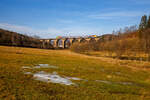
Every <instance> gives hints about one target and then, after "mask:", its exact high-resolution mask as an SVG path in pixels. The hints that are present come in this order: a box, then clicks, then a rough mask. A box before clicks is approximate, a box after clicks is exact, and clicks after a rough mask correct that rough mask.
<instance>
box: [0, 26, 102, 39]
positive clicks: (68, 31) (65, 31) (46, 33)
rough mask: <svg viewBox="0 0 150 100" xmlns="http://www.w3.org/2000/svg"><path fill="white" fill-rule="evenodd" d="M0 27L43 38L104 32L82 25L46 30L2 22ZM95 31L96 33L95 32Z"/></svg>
mask: <svg viewBox="0 0 150 100" xmlns="http://www.w3.org/2000/svg"><path fill="white" fill-rule="evenodd" d="M0 28H2V29H6V30H10V31H14V32H18V33H22V34H27V35H30V36H32V35H38V36H40V37H41V38H55V37H57V36H85V35H93V34H97V35H98V34H99V35H100V33H101V32H102V30H101V29H97V28H86V27H85V28H83V27H82V28H81V27H67V28H48V29H45V30H41V29H32V28H30V27H26V26H19V25H11V24H7V23H0ZM93 32H94V33H93Z"/></svg>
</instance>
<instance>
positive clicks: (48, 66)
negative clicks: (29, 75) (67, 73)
mask: <svg viewBox="0 0 150 100" xmlns="http://www.w3.org/2000/svg"><path fill="white" fill-rule="evenodd" d="M35 68H58V67H56V66H52V65H49V64H39V65H37V66H35Z"/></svg>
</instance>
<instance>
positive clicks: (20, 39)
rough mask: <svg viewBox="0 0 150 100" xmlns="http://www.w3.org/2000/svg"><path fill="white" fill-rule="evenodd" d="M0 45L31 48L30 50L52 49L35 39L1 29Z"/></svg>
mask: <svg viewBox="0 0 150 100" xmlns="http://www.w3.org/2000/svg"><path fill="white" fill-rule="evenodd" d="M0 45H6V46H19V47H32V48H52V47H51V46H50V44H43V43H42V42H41V41H40V40H39V39H37V38H33V37H29V36H26V35H23V34H19V33H16V32H11V31H7V30H3V29H0ZM44 45H47V46H44Z"/></svg>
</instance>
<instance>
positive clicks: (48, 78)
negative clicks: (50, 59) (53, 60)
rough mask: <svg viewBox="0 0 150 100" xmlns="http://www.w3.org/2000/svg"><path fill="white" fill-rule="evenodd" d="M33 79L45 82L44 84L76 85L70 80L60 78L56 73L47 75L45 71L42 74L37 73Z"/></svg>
mask: <svg viewBox="0 0 150 100" xmlns="http://www.w3.org/2000/svg"><path fill="white" fill-rule="evenodd" d="M33 77H34V78H35V79H36V80H39V81H44V82H52V83H60V84H65V85H73V84H74V83H72V81H70V80H69V79H67V78H65V77H61V76H59V75H58V74H57V73H56V72H53V73H52V74H49V73H45V72H44V71H41V72H38V73H35V74H34V75H33Z"/></svg>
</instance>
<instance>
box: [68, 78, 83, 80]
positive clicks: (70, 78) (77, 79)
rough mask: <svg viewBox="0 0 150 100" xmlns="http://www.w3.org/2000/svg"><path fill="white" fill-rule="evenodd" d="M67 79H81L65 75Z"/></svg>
mask: <svg viewBox="0 0 150 100" xmlns="http://www.w3.org/2000/svg"><path fill="white" fill-rule="evenodd" d="M66 78H67V79H70V80H82V79H80V78H76V77H66Z"/></svg>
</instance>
